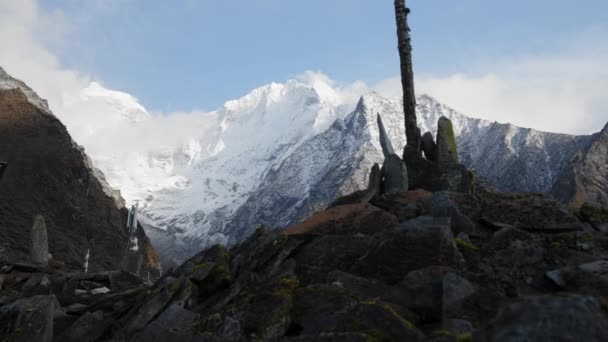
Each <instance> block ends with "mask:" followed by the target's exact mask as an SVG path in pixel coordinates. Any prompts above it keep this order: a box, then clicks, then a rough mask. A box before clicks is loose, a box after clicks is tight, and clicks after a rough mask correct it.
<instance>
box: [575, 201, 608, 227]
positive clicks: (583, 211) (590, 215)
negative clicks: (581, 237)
mask: <svg viewBox="0 0 608 342" xmlns="http://www.w3.org/2000/svg"><path fill="white" fill-rule="evenodd" d="M579 214H580V217H581V219H583V220H584V221H587V222H590V223H593V224H603V223H608V208H598V207H595V206H593V205H591V204H589V203H585V204H583V205H582V206H581V208H580V210H579Z"/></svg>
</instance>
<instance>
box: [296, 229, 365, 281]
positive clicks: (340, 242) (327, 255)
mask: <svg viewBox="0 0 608 342" xmlns="http://www.w3.org/2000/svg"><path fill="white" fill-rule="evenodd" d="M375 244H376V241H375V240H373V239H370V238H369V237H367V236H357V235H354V236H353V235H348V236H344V235H323V236H320V237H318V238H316V239H314V240H312V241H310V242H308V243H307V244H305V245H303V246H302V247H301V249H300V250H299V251H297V253H296V254H295V256H294V259H295V261H296V264H297V265H296V273H297V275H298V278H299V280H300V283H301V284H303V285H307V284H310V283H313V282H315V283H324V282H325V281H326V280H327V275H328V274H329V272H332V271H335V270H339V271H344V272H350V273H353V272H351V271H350V269H351V267H352V265H353V262H354V261H355V260H357V259H359V258H361V257H362V256H364V255H366V254H367V253H368V251H369V250H370V249H371V248H373V246H375Z"/></svg>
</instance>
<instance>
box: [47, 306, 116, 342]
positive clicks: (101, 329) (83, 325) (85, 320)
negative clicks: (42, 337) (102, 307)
mask: <svg viewBox="0 0 608 342" xmlns="http://www.w3.org/2000/svg"><path fill="white" fill-rule="evenodd" d="M112 323H113V320H112V319H109V318H105V317H104V314H103V312H102V311H95V312H87V313H85V314H84V315H82V316H81V317H80V318H79V319H78V320H77V321H76V322H74V324H72V325H71V326H70V327H69V328H68V329H67V330H66V331H64V332H63V333H62V334H61V335H60V336H59V337H58V339H57V340H58V341H65V342H81V341H97V340H98V339H99V338H100V337H101V336H102V335H103V334H104V333H105V332H106V331H107V330H108V329H109V328H110V326H111V325H112Z"/></svg>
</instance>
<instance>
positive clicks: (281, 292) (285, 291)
mask: <svg viewBox="0 0 608 342" xmlns="http://www.w3.org/2000/svg"><path fill="white" fill-rule="evenodd" d="M299 284H300V282H299V281H298V278H296V277H295V276H291V277H283V278H281V279H280V280H279V286H278V287H277V288H276V289H275V290H274V291H273V292H272V294H273V295H274V296H277V297H291V295H292V293H293V290H294V289H295V288H297V287H298V285H299Z"/></svg>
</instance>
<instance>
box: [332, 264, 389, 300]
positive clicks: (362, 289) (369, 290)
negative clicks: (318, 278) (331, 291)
mask: <svg viewBox="0 0 608 342" xmlns="http://www.w3.org/2000/svg"><path fill="white" fill-rule="evenodd" d="M327 283H328V284H331V285H332V286H335V287H339V288H343V289H346V290H348V291H350V292H352V293H354V294H356V295H358V296H359V297H361V298H369V299H373V298H383V299H384V298H386V296H387V295H389V294H390V293H391V291H392V290H393V289H392V287H390V286H388V285H386V284H385V283H383V282H381V281H380V280H376V279H369V278H363V277H359V276H356V275H353V274H350V273H346V272H342V271H333V272H331V273H329V274H328V275H327Z"/></svg>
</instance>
